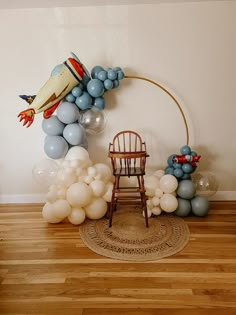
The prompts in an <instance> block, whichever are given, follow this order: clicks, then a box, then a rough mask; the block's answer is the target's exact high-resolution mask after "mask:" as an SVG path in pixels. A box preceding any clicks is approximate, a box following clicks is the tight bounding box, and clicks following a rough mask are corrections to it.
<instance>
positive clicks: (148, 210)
mask: <svg viewBox="0 0 236 315" xmlns="http://www.w3.org/2000/svg"><path fill="white" fill-rule="evenodd" d="M147 215H148V218H150V217H151V216H152V210H151V209H147ZM143 216H144V217H145V212H144V210H143Z"/></svg>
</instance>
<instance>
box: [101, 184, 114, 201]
mask: <svg viewBox="0 0 236 315" xmlns="http://www.w3.org/2000/svg"><path fill="white" fill-rule="evenodd" d="M112 190H113V183H111V182H109V183H107V184H106V186H105V194H104V195H103V196H102V198H103V199H104V200H105V201H106V202H111V197H112Z"/></svg>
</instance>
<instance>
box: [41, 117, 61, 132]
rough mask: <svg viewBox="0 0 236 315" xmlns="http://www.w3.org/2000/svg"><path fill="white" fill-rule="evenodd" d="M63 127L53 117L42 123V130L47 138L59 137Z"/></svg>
mask: <svg viewBox="0 0 236 315" xmlns="http://www.w3.org/2000/svg"><path fill="white" fill-rule="evenodd" d="M64 127H65V125H64V124H63V123H62V122H61V121H60V120H59V119H58V117H57V116H55V115H53V116H51V117H50V118H48V119H43V121H42V129H43V131H44V132H45V133H46V134H47V135H49V136H61V135H62V134H63V130H64Z"/></svg>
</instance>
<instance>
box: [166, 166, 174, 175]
mask: <svg viewBox="0 0 236 315" xmlns="http://www.w3.org/2000/svg"><path fill="white" fill-rule="evenodd" d="M165 174H170V175H174V168H173V167H167V168H166V169H165Z"/></svg>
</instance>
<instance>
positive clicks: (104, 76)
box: [97, 70, 107, 81]
mask: <svg viewBox="0 0 236 315" xmlns="http://www.w3.org/2000/svg"><path fill="white" fill-rule="evenodd" d="M97 78H98V79H99V80H101V81H105V80H106V79H107V72H106V71H105V70H103V71H100V72H99V73H98V75H97Z"/></svg>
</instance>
